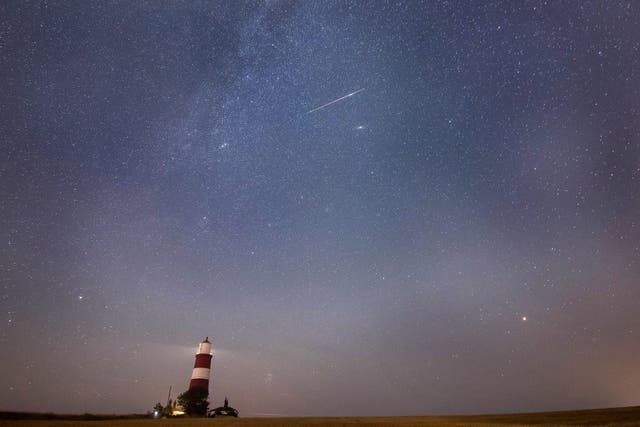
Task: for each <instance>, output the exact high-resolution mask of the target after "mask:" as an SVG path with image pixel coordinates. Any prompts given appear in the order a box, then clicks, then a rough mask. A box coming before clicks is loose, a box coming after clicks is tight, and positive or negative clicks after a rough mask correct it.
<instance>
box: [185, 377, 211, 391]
mask: <svg viewBox="0 0 640 427" xmlns="http://www.w3.org/2000/svg"><path fill="white" fill-rule="evenodd" d="M189 388H204V389H206V390H209V380H203V379H201V378H197V379H193V380H191V382H189Z"/></svg>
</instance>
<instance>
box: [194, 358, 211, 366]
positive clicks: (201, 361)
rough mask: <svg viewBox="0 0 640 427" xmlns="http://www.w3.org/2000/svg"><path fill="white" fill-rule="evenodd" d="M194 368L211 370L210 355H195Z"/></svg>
mask: <svg viewBox="0 0 640 427" xmlns="http://www.w3.org/2000/svg"><path fill="white" fill-rule="evenodd" d="M193 367H194V368H209V369H211V355H210V354H196V363H195V364H194V365H193Z"/></svg>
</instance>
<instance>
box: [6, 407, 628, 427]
mask: <svg viewBox="0 0 640 427" xmlns="http://www.w3.org/2000/svg"><path fill="white" fill-rule="evenodd" d="M3 415H4V416H3ZM25 415H26V416H29V415H27V414H25ZM12 417H15V414H13V416H12V414H8V413H5V414H0V426H2V427H4V426H7V427H8V426H16V427H81V426H87V427H111V426H114V427H192V426H193V427H205V426H210V427H214V426H215V427H217V426H220V427H249V426H256V427H279V426H282V427H320V426H336V427H338V426H339V427H352V426H354V427H356V426H357V427H367V426H371V427H391V426H398V427H416V426H437V427H461V426H470V427H485V426H500V427H508V426H640V407H629V408H612V409H594V410H584V411H564V412H542V413H531V414H504V415H475V416H446V417H439V416H425V417H344V418H332V417H326V418H324V417H322V418H312V417H309V418H232V419H221V418H216V419H161V420H152V419H126V418H109V417H105V418H104V419H100V420H95V419H83V418H88V417H82V416H79V417H75V419H59V418H58V417H63V416H55V417H56V419H8V418H12ZM3 418H4V419H3ZM31 418H38V415H35V414H33V415H32V416H31Z"/></svg>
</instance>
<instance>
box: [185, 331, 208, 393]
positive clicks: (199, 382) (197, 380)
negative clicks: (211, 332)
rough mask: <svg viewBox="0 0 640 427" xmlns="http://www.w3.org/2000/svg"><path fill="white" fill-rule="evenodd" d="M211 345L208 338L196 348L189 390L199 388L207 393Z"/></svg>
mask: <svg viewBox="0 0 640 427" xmlns="http://www.w3.org/2000/svg"><path fill="white" fill-rule="evenodd" d="M212 358H213V353H212V352H211V343H210V342H209V337H206V338H205V339H204V341H202V342H201V343H200V345H199V346H198V352H197V353H196V362H195V363H194V364H193V372H192V373H191V381H190V382H189V390H191V389H193V388H201V389H204V390H206V391H207V392H209V376H210V374H211V359H212Z"/></svg>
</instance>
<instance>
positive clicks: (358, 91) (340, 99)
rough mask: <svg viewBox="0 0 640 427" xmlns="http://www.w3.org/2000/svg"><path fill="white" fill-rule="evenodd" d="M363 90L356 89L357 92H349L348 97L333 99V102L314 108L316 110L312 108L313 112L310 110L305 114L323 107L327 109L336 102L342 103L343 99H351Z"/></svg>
mask: <svg viewBox="0 0 640 427" xmlns="http://www.w3.org/2000/svg"><path fill="white" fill-rule="evenodd" d="M363 90H364V88H362V89H358V90H357V91H355V92H351V93H350V94H349V95H345V96H343V97H341V98H338V99H334V100H333V101H331V102H327V103H326V104H324V105H321V106H319V107H316V108H314V109H313V110H311V111H307V114H311V113H313V112H314V111H318V110H322V109H323V108H324V107H328V106H329V105H331V104H335V103H336V102H339V101H342V100H343V99H346V98H349V97H351V96H353V95H355V94H357V93H360V92H362V91H363Z"/></svg>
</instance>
